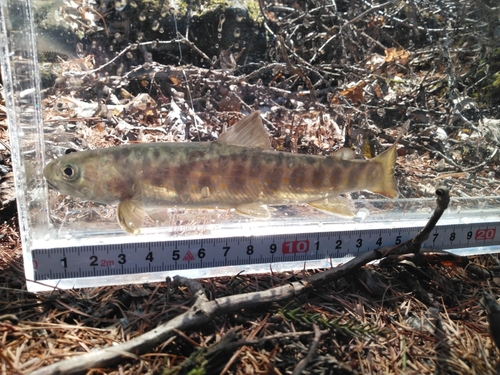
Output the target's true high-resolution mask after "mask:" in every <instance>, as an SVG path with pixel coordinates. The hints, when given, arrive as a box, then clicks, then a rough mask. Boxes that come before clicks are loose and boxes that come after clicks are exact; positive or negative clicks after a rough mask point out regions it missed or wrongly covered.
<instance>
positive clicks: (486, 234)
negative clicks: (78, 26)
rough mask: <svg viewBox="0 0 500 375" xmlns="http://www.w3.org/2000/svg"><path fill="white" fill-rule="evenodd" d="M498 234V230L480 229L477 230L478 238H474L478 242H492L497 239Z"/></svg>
mask: <svg viewBox="0 0 500 375" xmlns="http://www.w3.org/2000/svg"><path fill="white" fill-rule="evenodd" d="M496 233H497V230H496V228H490V229H478V230H476V236H475V237H474V239H475V240H476V241H485V240H492V239H493V238H495V235H496Z"/></svg>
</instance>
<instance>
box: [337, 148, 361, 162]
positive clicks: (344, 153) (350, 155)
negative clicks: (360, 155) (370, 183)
mask: <svg viewBox="0 0 500 375" xmlns="http://www.w3.org/2000/svg"><path fill="white" fill-rule="evenodd" d="M331 156H332V158H335V159H340V160H352V159H354V157H355V156H356V154H355V152H354V150H353V149H352V148H349V147H343V148H341V149H339V150H337V151H335V152H334V153H333V154H332V155H331Z"/></svg>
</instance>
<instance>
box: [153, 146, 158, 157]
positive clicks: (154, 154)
mask: <svg viewBox="0 0 500 375" xmlns="http://www.w3.org/2000/svg"><path fill="white" fill-rule="evenodd" d="M153 158H155V159H159V158H160V150H158V149H157V148H155V149H153Z"/></svg>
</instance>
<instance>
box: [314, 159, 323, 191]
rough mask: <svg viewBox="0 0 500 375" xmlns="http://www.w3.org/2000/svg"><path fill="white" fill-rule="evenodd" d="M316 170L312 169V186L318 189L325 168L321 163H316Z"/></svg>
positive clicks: (321, 182)
mask: <svg viewBox="0 0 500 375" xmlns="http://www.w3.org/2000/svg"><path fill="white" fill-rule="evenodd" d="M318 164H319V165H316V168H313V172H312V179H311V180H312V185H313V186H314V187H319V186H321V185H322V184H323V178H324V177H325V167H323V165H322V164H321V163H318Z"/></svg>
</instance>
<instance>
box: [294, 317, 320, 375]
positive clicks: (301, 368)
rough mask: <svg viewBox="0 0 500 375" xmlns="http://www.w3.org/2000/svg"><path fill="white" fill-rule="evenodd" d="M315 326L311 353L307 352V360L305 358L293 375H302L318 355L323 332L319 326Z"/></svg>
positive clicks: (296, 367)
mask: <svg viewBox="0 0 500 375" xmlns="http://www.w3.org/2000/svg"><path fill="white" fill-rule="evenodd" d="M313 326H314V339H313V342H312V344H311V347H310V348H309V351H308V352H307V355H306V357H305V358H303V359H302V360H301V361H300V362H299V363H298V364H297V366H295V369H294V370H293V375H300V374H302V372H303V371H304V370H305V369H306V367H307V364H308V363H309V362H311V360H312V358H313V356H314V354H315V353H316V349H318V345H319V339H320V338H321V331H320V330H319V328H318V326H317V325H316V324H313Z"/></svg>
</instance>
